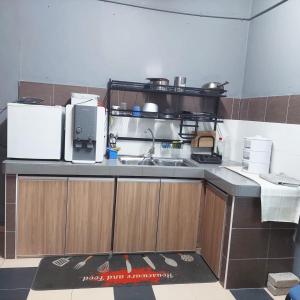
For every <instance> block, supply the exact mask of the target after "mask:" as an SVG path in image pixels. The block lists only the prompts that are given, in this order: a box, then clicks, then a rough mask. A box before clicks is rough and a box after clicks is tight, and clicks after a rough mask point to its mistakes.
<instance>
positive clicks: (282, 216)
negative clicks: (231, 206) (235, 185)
mask: <svg viewBox="0 0 300 300" xmlns="http://www.w3.org/2000/svg"><path fill="white" fill-rule="evenodd" d="M225 168H227V169H229V170H231V171H233V172H236V173H239V174H241V175H243V176H245V177H247V178H249V179H251V180H253V181H255V182H256V183H258V184H259V185H260V187H261V196H260V197H261V221H262V222H267V221H273V222H291V223H296V224H298V222H299V216H300V187H288V186H282V185H277V184H274V183H271V182H269V181H266V180H264V179H262V178H261V177H260V176H259V175H257V174H251V173H248V172H245V171H243V170H242V167H240V166H238V167H237V166H234V167H225Z"/></svg>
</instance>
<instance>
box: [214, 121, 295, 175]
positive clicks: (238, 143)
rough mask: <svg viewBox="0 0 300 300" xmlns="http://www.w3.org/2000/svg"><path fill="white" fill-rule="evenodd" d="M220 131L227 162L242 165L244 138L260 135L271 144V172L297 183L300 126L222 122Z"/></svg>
mask: <svg viewBox="0 0 300 300" xmlns="http://www.w3.org/2000/svg"><path fill="white" fill-rule="evenodd" d="M219 127H220V129H221V132H222V134H223V135H224V136H225V141H226V142H225V143H226V151H227V153H226V154H229V155H228V156H229V159H230V160H234V161H239V162H241V161H242V148H243V138H244V137H253V136H255V135H260V136H263V137H265V138H269V139H271V140H273V149H272V160H271V172H275V173H280V172H284V173H286V174H287V175H289V176H293V177H295V178H298V179H300V173H299V170H300V139H299V138H298V137H299V136H300V125H294V124H281V123H264V122H253V121H236V120H225V121H224V123H223V124H221V125H219Z"/></svg>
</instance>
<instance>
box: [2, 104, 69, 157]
mask: <svg viewBox="0 0 300 300" xmlns="http://www.w3.org/2000/svg"><path fill="white" fill-rule="evenodd" d="M63 121H64V108H63V107H62V106H46V105H30V104H20V103H8V105H7V157H8V158H24V159H53V160H54V159H55V160H56V159H61V157H62V144H63V140H62V137H63Z"/></svg>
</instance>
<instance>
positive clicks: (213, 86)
mask: <svg viewBox="0 0 300 300" xmlns="http://www.w3.org/2000/svg"><path fill="white" fill-rule="evenodd" d="M228 83H229V82H228V81H225V82H224V83H220V82H215V81H212V82H208V83H205V84H203V85H202V88H203V89H207V90H221V91H224V85H226V84H228Z"/></svg>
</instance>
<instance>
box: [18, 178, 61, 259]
mask: <svg viewBox="0 0 300 300" xmlns="http://www.w3.org/2000/svg"><path fill="white" fill-rule="evenodd" d="M66 201H67V179H59V178H51V179H47V178H34V177H28V178H26V177H20V178H19V181H18V232H17V247H16V249H17V255H18V256H40V255H50V254H51V255H59V254H63V253H64V250H65V225H66Z"/></svg>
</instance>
